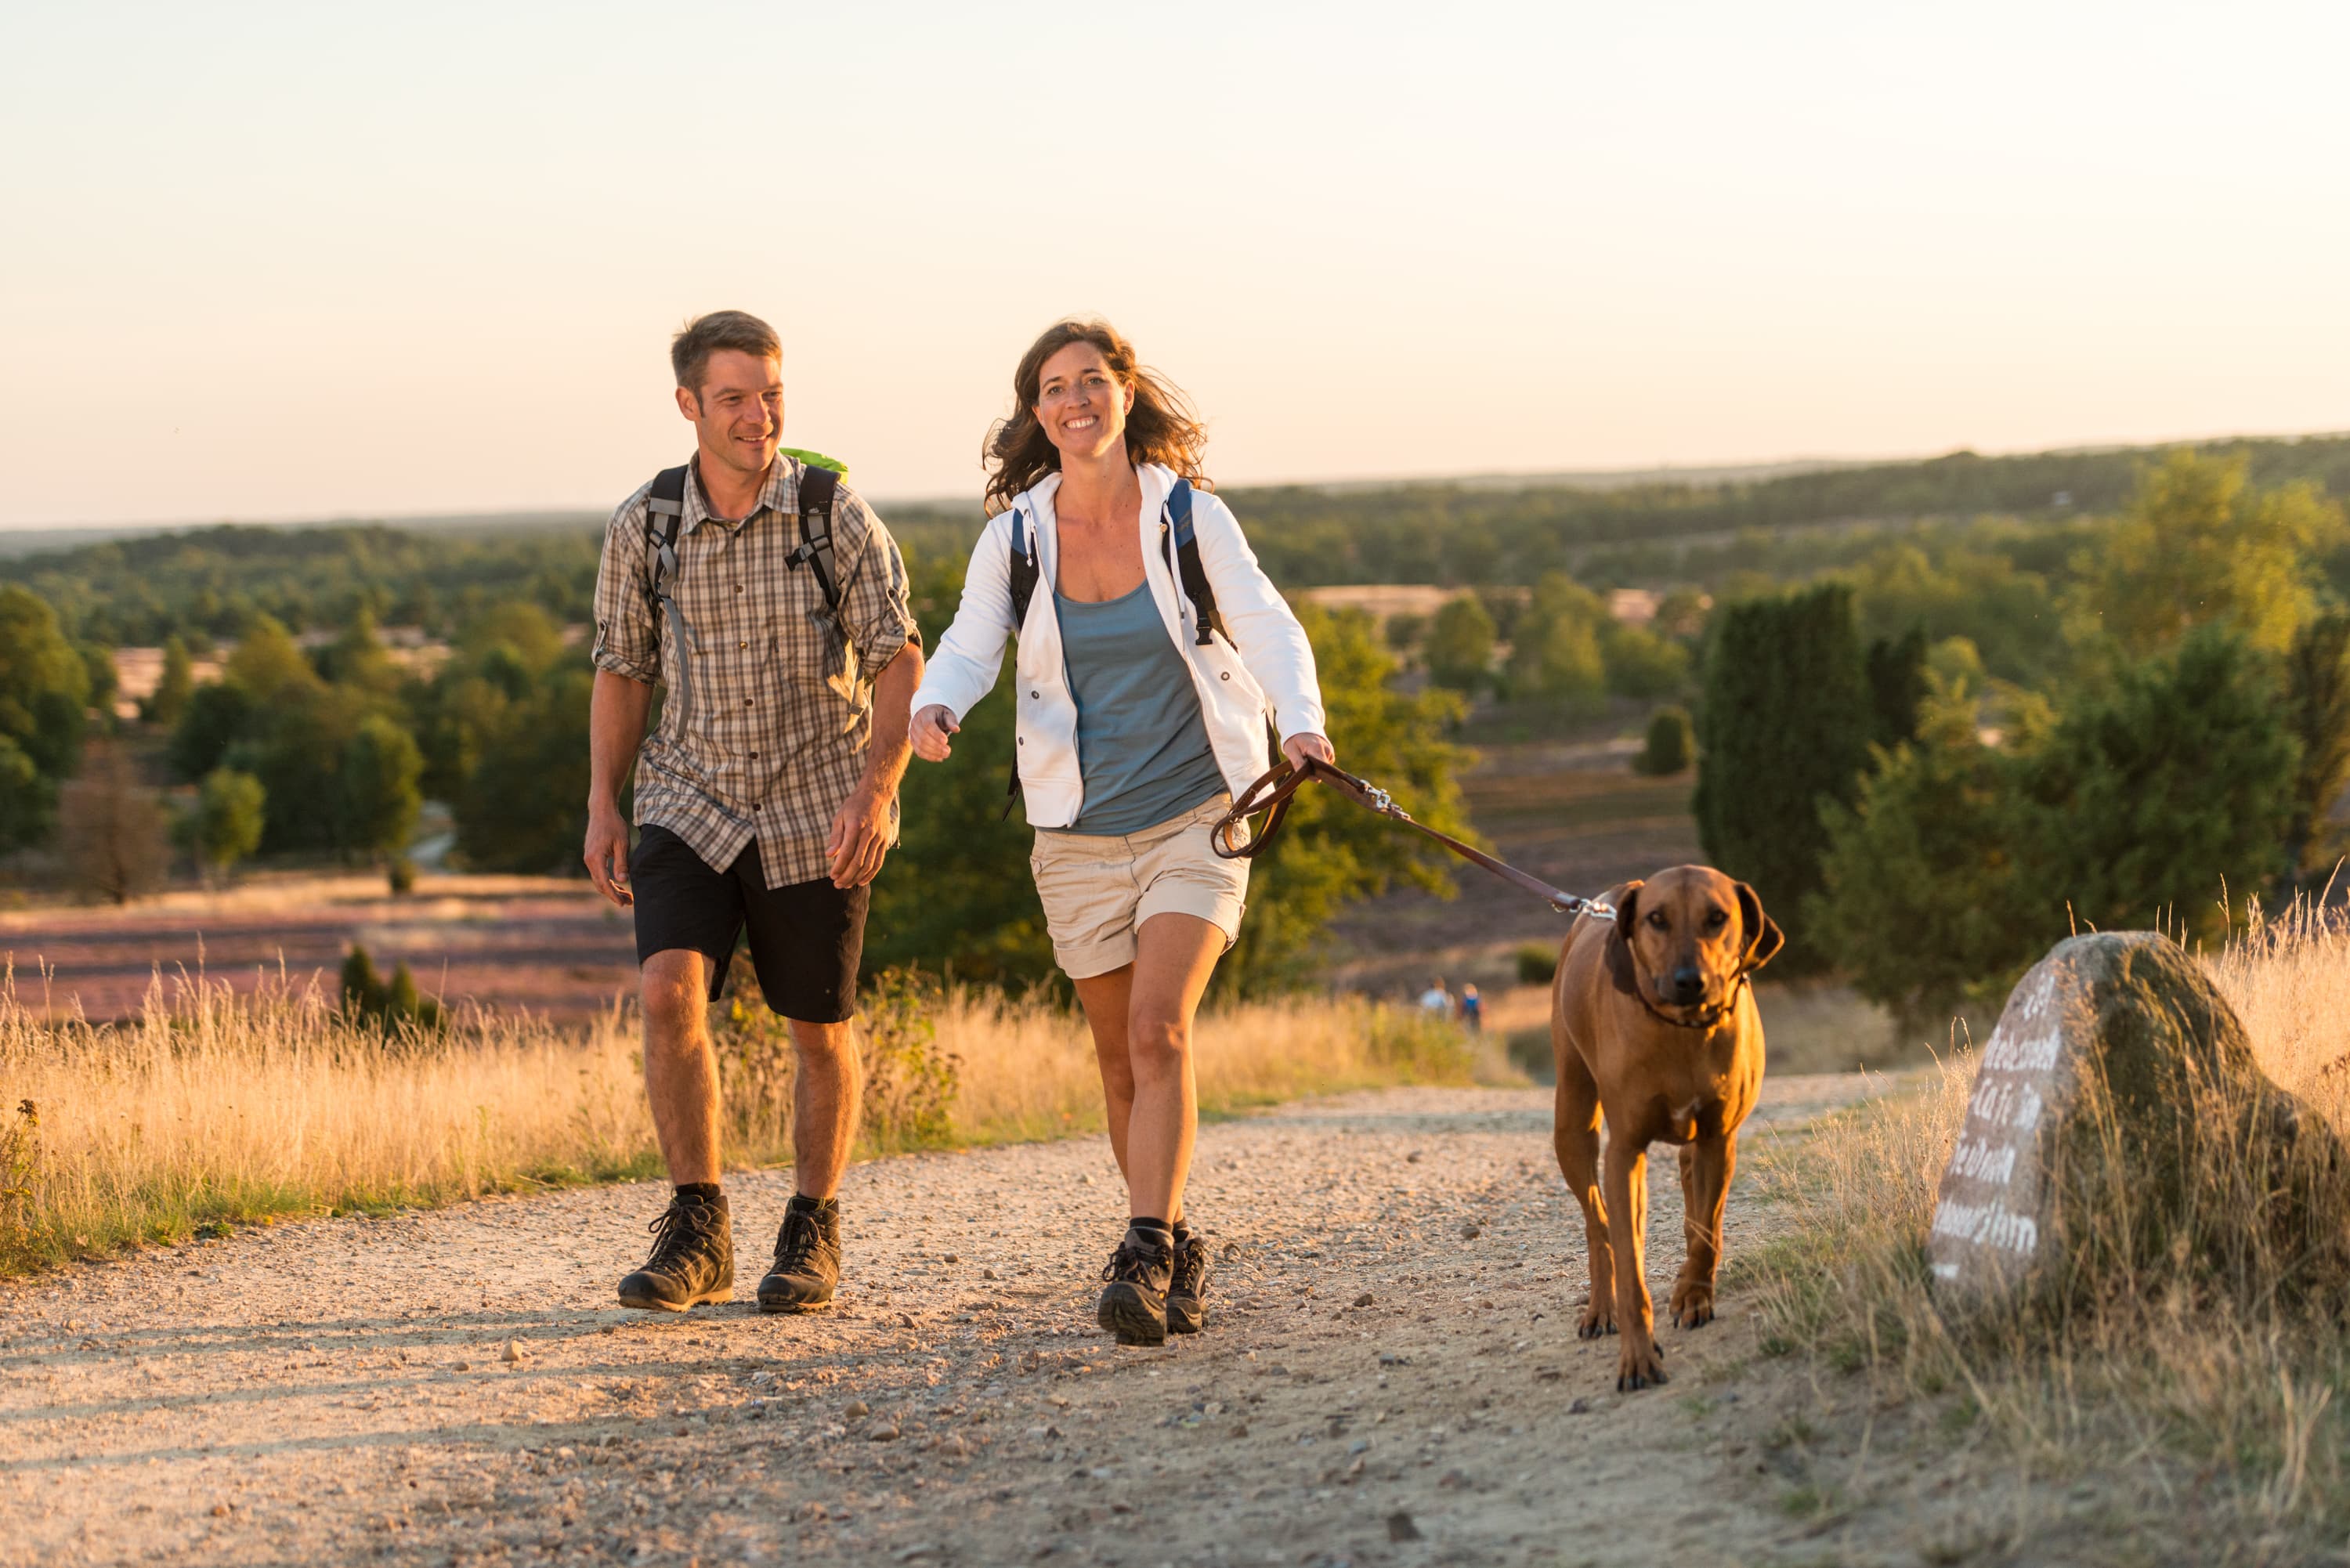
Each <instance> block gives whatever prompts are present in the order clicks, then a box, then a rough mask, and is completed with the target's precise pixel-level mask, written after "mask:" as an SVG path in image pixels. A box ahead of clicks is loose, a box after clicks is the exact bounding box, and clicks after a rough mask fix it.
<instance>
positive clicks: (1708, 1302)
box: [1672, 1280, 1713, 1328]
mask: <svg viewBox="0 0 2350 1568" xmlns="http://www.w3.org/2000/svg"><path fill="white" fill-rule="evenodd" d="M1672 1313H1673V1326H1674V1327H1675V1328H1702V1327H1704V1326H1705V1325H1706V1324H1710V1323H1711V1322H1712V1321H1713V1282H1711V1280H1680V1281H1677V1282H1675V1283H1674V1285H1673V1301H1672Z"/></svg>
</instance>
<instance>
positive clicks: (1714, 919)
mask: <svg viewBox="0 0 2350 1568" xmlns="http://www.w3.org/2000/svg"><path fill="white" fill-rule="evenodd" d="M1728 924H1730V914H1729V911H1728V910H1725V909H1716V910H1715V911H1714V912H1713V913H1711V914H1710V915H1708V916H1707V917H1706V918H1705V929H1707V930H1709V931H1718V930H1720V929H1721V928H1722V927H1724V926H1726V925H1728Z"/></svg>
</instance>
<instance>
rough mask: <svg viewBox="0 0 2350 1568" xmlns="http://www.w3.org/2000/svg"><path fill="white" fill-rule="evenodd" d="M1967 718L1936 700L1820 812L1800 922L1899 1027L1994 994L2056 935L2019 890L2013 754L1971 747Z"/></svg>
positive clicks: (2024, 872)
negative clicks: (1851, 789)
mask: <svg viewBox="0 0 2350 1568" xmlns="http://www.w3.org/2000/svg"><path fill="white" fill-rule="evenodd" d="M1979 723H1980V718H1979V715H1978V713H1977V711H1976V707H1975V703H1974V701H1972V700H1971V699H1964V698H1960V699H1952V700H1949V701H1944V702H1943V703H1940V704H1939V705H1938V706H1937V707H1936V708H1935V709H1934V710H1932V711H1930V712H1929V717H1928V718H1927V719H1926V721H1925V722H1924V724H1923V726H1922V732H1921V733H1920V734H1919V735H1918V737H1917V739H1916V741H1915V742H1912V743H1909V744H1906V745H1902V746H1900V747H1898V749H1896V750H1895V751H1893V752H1892V753H1889V754H1886V753H1880V757H1881V761H1880V763H1879V765H1878V766H1877V768H1876V769H1875V770H1874V771H1872V772H1871V773H1870V774H1867V775H1866V776H1865V777H1863V778H1862V780H1861V781H1860V785H1859V790H1858V794H1857V795H1856V798H1855V800H1854V801H1853V804H1852V805H1850V806H1849V807H1846V806H1845V805H1840V804H1838V803H1836V802H1835V801H1830V802H1828V803H1827V805H1825V806H1824V807H1823V808H1822V813H1823V818H1824V822H1825V827H1826V829H1827V846H1826V852H1825V855H1824V856H1823V857H1822V859H1821V865H1820V876H1821V889H1820V891H1819V892H1817V893H1815V894H1814V895H1812V896H1811V898H1810V900H1809V902H1808V904H1807V906H1806V909H1805V915H1804V926H1805V929H1807V930H1808V931H1809V932H1810V933H1811V935H1812V939H1813V940H1814V941H1816V942H1817V943H1818V944H1819V946H1820V947H1821V948H1822V949H1823V950H1825V952H1826V953H1827V954H1829V955H1830V956H1831V957H1832V958H1833V959H1834V961H1835V963H1836V964H1837V965H1838V966H1839V967H1840V968H1842V969H1843V970H1845V971H1846V972H1847V973H1848V974H1849V975H1850V976H1851V979H1852V984H1853V989H1855V990H1856V991H1857V992H1860V993H1861V994H1862V995H1863V996H1865V997H1866V998H1868V999H1869V1000H1870V1001H1871V1002H1877V1003H1878V1004H1879V1005H1880V1006H1883V1007H1886V1008H1888V1009H1890V1010H1891V1011H1892V1012H1893V1013H1894V1015H1895V1016H1896V1017H1897V1018H1898V1020H1899V1021H1900V1022H1901V1024H1902V1026H1903V1028H1904V1029H1905V1030H1911V1031H1914V1030H1916V1029H1918V1028H1920V1027H1925V1026H1928V1025H1930V1024H1931V1023H1934V1021H1935V1020H1936V1019H1937V1018H1938V1017H1939V1018H1947V1017H1948V1016H1949V1014H1950V1011H1951V1010H1952V1009H1954V1008H1958V1007H1960V1006H1962V1005H1967V1004H1969V1003H1970V1002H1974V1001H1977V1000H1981V998H1983V997H1984V996H1985V995H1986V994H1988V995H1990V996H1991V997H1994V998H1995V997H1996V996H1997V995H2001V994H2004V992H2005V990H2006V988H2007V987H2008V986H2009V985H2010V984H2012V981H2014V979H2015V977H2016V975H2017V974H2019V973H2020V972H2021V971H2022V970H2023V969H2024V968H2026V967H2027V966H2029V965H2030V964H2032V963H2033V961H2036V960H2037V959H2038V958H2039V957H2040V955H2041V954H2042V953H2043V951H2045V950H2046V949H2047V946H2048V942H2049V940H2052V938H2053V937H2055V936H2062V935H2063V934H2064V929H2063V927H2062V926H2061V925H2058V926H2056V927H2055V928H2054V929H2053V930H2052V929H2050V922H2049V920H2048V918H2047V911H2046V909H2045V908H2044V901H2043V900H2040V899H2036V898H2033V897H2032V896H2031V893H2032V888H2031V887H2030V884H2029V881H2028V878H2030V877H2033V876H2035V875H2036V874H2037V868H2036V867H2032V866H2031V865H2030V864H2029V852H2028V850H2027V848H2026V847H2025V846H2026V845H2027V843H2028V841H2029V840H2030V838H2031V836H2032V833H2031V825H2030V824H2029V823H2028V821H2027V820H2026V805H2025V801H2024V797H2023V794H2022V788H2021V781H2020V777H2019V769H2020V765H2021V764H2020V763H2019V762H2018V760H2017V759H2016V758H2014V757H2012V756H2008V755H2004V754H2002V753H2000V752H1997V751H1995V750H1993V749H1992V748H1991V747H1989V746H1986V745H1984V744H1982V743H1981V742H1980V741H1979V740H1978V739H1977V738H1976V732H1977V729H1978V726H1979Z"/></svg>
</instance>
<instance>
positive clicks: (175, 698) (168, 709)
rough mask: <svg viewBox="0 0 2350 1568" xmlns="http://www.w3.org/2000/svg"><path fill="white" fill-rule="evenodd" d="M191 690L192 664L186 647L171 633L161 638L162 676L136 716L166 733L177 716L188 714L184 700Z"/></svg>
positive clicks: (193, 673) (193, 681)
mask: <svg viewBox="0 0 2350 1568" xmlns="http://www.w3.org/2000/svg"><path fill="white" fill-rule="evenodd" d="M195 688H196V670H195V661H194V660H193V659H190V658H189V657H188V645H187V644H186V643H185V642H183V641H182V640H181V639H180V637H179V635H178V634H177V633H176V632H175V633H173V634H172V636H170V637H167V638H165V639H163V673H162V675H161V677H160V678H159V679H158V680H156V682H155V690H154V691H151V692H149V693H148V694H147V700H146V701H144V702H143V703H141V704H140V708H141V709H142V710H143V711H142V712H141V714H140V717H142V718H144V719H145V720H146V721H147V722H149V723H151V724H155V725H160V726H161V727H162V728H163V729H166V730H169V729H172V728H174V727H176V726H177V725H178V724H179V722H180V715H181V714H182V713H184V712H186V711H188V699H189V697H190V695H191V694H192V692H193V691H195Z"/></svg>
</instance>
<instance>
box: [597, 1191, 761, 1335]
mask: <svg viewBox="0 0 2350 1568" xmlns="http://www.w3.org/2000/svg"><path fill="white" fill-rule="evenodd" d="M645 1229H646V1230H648V1231H651V1232H652V1233H653V1255H652V1256H651V1257H650V1258H648V1259H646V1260H645V1266H644V1267H643V1268H641V1269H639V1270H638V1271H637V1272H635V1273H633V1274H630V1275H629V1277H628V1278H627V1279H624V1280H622V1281H621V1282H620V1304H621V1305H622V1306H630V1307H642V1308H644V1309H646V1310H648V1311H650V1312H683V1311H685V1310H686V1308H688V1307H695V1306H700V1305H701V1304H702V1303H704V1302H723V1301H725V1300H727V1299H729V1298H730V1297H732V1296H733V1293H734V1228H733V1223H732V1222H731V1220H730V1219H729V1217H728V1215H727V1212H726V1197H725V1194H723V1193H721V1194H720V1195H719V1196H717V1197H716V1198H710V1199H702V1198H674V1199H671V1200H670V1206H669V1207H668V1208H667V1209H664V1210H661V1215H660V1219H658V1220H654V1221H653V1222H652V1223H651V1224H650V1225H648V1226H646V1227H645Z"/></svg>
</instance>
